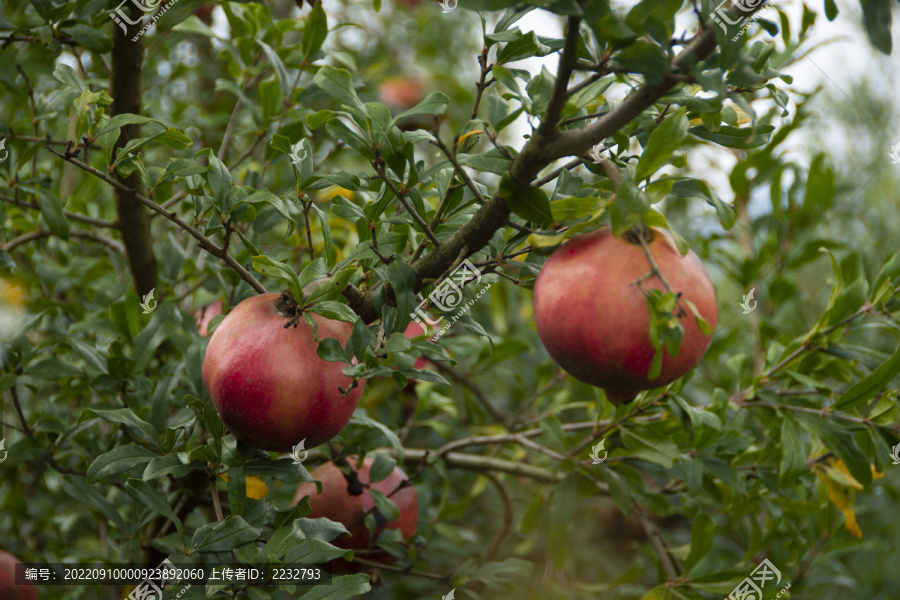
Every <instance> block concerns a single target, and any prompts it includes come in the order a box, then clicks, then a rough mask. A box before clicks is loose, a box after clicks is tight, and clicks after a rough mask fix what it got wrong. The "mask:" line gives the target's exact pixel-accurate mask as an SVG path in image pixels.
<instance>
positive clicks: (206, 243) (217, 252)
mask: <svg viewBox="0 0 900 600" xmlns="http://www.w3.org/2000/svg"><path fill="white" fill-rule="evenodd" d="M47 150H49V151H50V152H52V153H53V154H55V155H56V156H58V157H60V158H61V159H63V160H65V161H68V162H70V163H72V164H73V165H75V166H76V167H78V168H80V169H81V170H83V171H87V172H88V173H90V174H91V175H93V176H95V177H98V178H100V179H102V180H103V181H105V182H106V183H108V184H110V185H111V186H113V187H114V188H116V189H117V190H120V191H122V192H126V193H127V194H130V195H131V196H132V197H133V198H134V199H136V200H138V201H139V202H141V203H142V204H143V205H144V206H146V207H147V208H149V209H151V210H153V211H155V212H157V213H159V214H161V215H162V216H164V217H165V218H167V219H169V220H170V221H172V222H173V223H175V224H176V225H178V226H179V227H181V228H182V229H184V230H185V231H187V232H188V233H189V234H191V236H192V237H193V238H194V239H196V240H197V241H198V242H200V247H201V248H203V249H204V250H206V251H207V252H209V253H210V254H212V255H213V256H215V257H216V258H218V259H220V260H222V261H224V262H225V263H226V264H227V265H228V266H229V267H231V268H232V269H234V270H235V272H237V274H238V275H240V276H241V279H243V280H244V281H246V282H247V283H248V284H249V285H250V287H252V288H253V289H254V290H256V291H257V292H259V293H260V294H264V293H266V288H265V287H263V285H262V284H261V283H260V282H259V281H257V280H256V278H255V277H253V274H252V273H250V272H249V271H248V270H247V269H245V268H244V267H243V266H242V265H241V264H240V263H239V262H237V261H236V260H235V259H234V257H232V256H231V255H230V254H228V253H227V252H226V251H225V250H224V249H222V248H220V247H219V246H217V245H216V244H215V243H214V242H213V241H212V240H210V239H209V238H208V237H206V236H205V235H203V234H202V233H200V231H198V230H197V229H196V228H194V227H192V226H191V225H189V224H187V223H185V222H184V221H183V220H181V218H179V216H178V215H176V214H175V213H174V212H172V211H170V210H166V209H165V208H163V207H162V206H160V205H159V204H157V203H156V202H154V201H153V200H150V199H149V198H147V197H146V196H144V195H143V194H141V193H139V192H138V191H137V190H134V189H132V188H129V187H128V186H127V185H125V184H124V183H122V182H121V181H119V180H118V179H113V178H112V177H110V176H108V175H107V174H106V173H103V172H101V171H98V170H97V169H95V168H94V167H92V166H90V165H88V164H86V163H83V162H82V161H80V160H78V159H77V158H74V157H71V156H66V155H64V154H60V153H59V152H57V151H56V150H54V149H53V148H50V147H49V146H48V147H47ZM357 291H358V290H357ZM346 293H347V292H345V294H346Z"/></svg>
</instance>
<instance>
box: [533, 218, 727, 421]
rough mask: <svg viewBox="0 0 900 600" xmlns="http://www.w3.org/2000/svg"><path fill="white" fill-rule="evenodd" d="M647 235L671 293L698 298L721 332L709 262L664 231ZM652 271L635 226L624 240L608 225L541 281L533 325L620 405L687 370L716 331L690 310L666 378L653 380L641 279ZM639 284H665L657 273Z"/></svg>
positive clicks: (576, 243)
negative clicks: (707, 330)
mask: <svg viewBox="0 0 900 600" xmlns="http://www.w3.org/2000/svg"><path fill="white" fill-rule="evenodd" d="M646 236H647V239H648V247H649V249H650V253H651V255H652V256H653V259H654V261H655V262H656V264H657V266H658V267H659V270H660V271H661V272H662V275H663V277H664V278H665V279H666V281H667V282H668V284H669V286H670V287H671V289H672V291H674V292H676V293H677V292H681V294H682V298H685V299H687V300H690V301H691V302H693V303H694V304H695V305H696V306H697V310H698V311H699V312H700V315H701V316H702V317H703V318H704V319H705V320H706V321H707V322H708V323H709V324H710V325H711V326H712V327H713V329H715V326H716V320H717V318H718V306H717V304H716V291H715V289H714V288H713V285H712V281H710V278H709V274H708V273H707V272H706V269H705V268H704V266H703V263H702V262H701V261H700V259H699V258H698V257H697V255H696V254H694V253H693V252H688V253H687V255H686V256H681V254H679V252H678V249H677V248H676V247H675V241H674V239H673V238H672V235H671V234H670V233H669V232H667V231H665V230H663V229H657V228H650V229H647V232H646ZM649 271H650V263H649V261H648V260H647V256H646V255H645V254H644V250H643V248H642V247H641V244H640V240H639V238H637V237H636V235H635V234H634V233H633V232H632V231H629V232H626V233H625V234H623V235H621V236H620V237H618V238H617V237H614V236H613V235H612V232H611V230H610V229H609V228H603V229H598V230H596V231H593V232H591V233H586V234H582V235H579V236H577V237H574V238H572V239H571V240H569V241H568V242H566V243H565V244H563V245H562V247H560V248H559V249H558V250H557V251H556V252H554V253H553V255H551V256H550V258H549V259H548V260H547V263H546V264H545V265H544V267H543V268H542V269H541V272H540V274H538V277H537V281H536V282H535V285H534V322H535V325H536V327H537V332H538V335H539V336H540V338H541V341H542V342H543V343H544V346H545V347H546V348H547V352H548V353H549V354H550V356H551V357H552V358H553V360H555V361H556V362H557V363H559V365H560V366H561V367H562V368H563V369H565V370H566V371H567V372H568V373H569V374H570V375H572V376H573V377H575V378H576V379H578V380H580V381H583V382H585V383H589V384H591V385H594V386H597V387H601V388H603V389H604V390H606V392H607V396H609V398H610V400H612V401H613V402H614V403H615V404H621V403H624V402H629V401H631V400H632V399H633V398H634V396H635V395H636V394H637V392H639V391H641V390H646V389H651V388H655V387H659V386H662V385H666V384H667V383H670V382H672V381H675V380H676V379H678V378H679V377H681V376H682V375H684V374H685V373H687V372H688V371H689V370H691V369H692V368H693V367H694V365H696V364H697V363H698V362H699V361H700V359H701V358H702V357H703V354H704V352H706V348H707V346H708V345H709V342H710V340H711V339H712V335H711V334H710V335H703V333H702V332H701V331H700V330H699V328H698V327H697V324H696V322H695V319H694V316H693V314H691V313H690V311H687V314H685V315H683V316H682V317H681V324H682V325H683V326H684V338H683V339H682V342H681V351H680V352H679V354H678V356H670V355H669V354H668V352H666V351H665V350H663V353H664V354H663V359H662V371H661V372H660V375H659V377H657V378H655V379H652V380H651V379H649V378H648V374H649V370H650V363H651V361H652V360H653V355H654V352H655V350H654V348H653V345H652V344H651V342H650V334H649V328H650V311H649V309H648V307H647V301H646V299H645V297H644V295H643V293H642V292H641V289H640V288H639V287H638V285H637V284H636V283H635V282H636V281H637V280H638V278H640V277H641V276H642V275H646V274H647V273H648V272H649ZM640 287H641V288H643V289H645V290H646V289H650V288H655V289H659V290H664V289H665V288H664V286H663V285H662V282H660V280H659V278H657V277H647V278H645V279H643V280H642V281H641V282H640ZM676 310H677V309H676Z"/></svg>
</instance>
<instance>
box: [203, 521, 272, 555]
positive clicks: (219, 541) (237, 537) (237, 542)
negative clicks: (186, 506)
mask: <svg viewBox="0 0 900 600" xmlns="http://www.w3.org/2000/svg"><path fill="white" fill-rule="evenodd" d="M261 533H262V531H261V530H260V529H258V528H256V527H253V526H251V525H250V524H249V523H248V522H247V521H245V520H244V519H243V518H241V517H238V516H230V517H228V518H227V519H225V520H224V521H220V522H218V523H206V524H204V525H201V526H200V527H199V528H197V531H195V532H194V537H193V539H192V540H191V550H192V551H193V552H230V551H231V550H234V549H235V548H237V547H239V546H243V545H244V544H249V543H251V542H253V540H255V539H256V538H258V537H259V536H260V535H261Z"/></svg>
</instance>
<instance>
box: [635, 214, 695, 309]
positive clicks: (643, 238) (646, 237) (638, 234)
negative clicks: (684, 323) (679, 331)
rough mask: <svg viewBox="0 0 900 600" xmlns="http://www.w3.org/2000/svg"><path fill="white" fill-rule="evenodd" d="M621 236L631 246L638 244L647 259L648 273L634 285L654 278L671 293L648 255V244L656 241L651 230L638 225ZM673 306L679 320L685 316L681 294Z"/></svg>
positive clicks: (676, 297)
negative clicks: (675, 307)
mask: <svg viewBox="0 0 900 600" xmlns="http://www.w3.org/2000/svg"><path fill="white" fill-rule="evenodd" d="M622 236H623V237H624V238H625V240H626V241H628V242H631V243H632V244H634V243H638V244H640V245H641V248H643V249H644V255H645V256H646V257H647V262H649V263H650V272H649V273H647V274H646V275H641V276H640V277H638V278H637V281H635V283H637V284H638V285H640V283H641V282H642V281H643V280H644V279H647V278H648V277H653V276H656V278H657V279H659V280H660V281H661V282H662V284H663V287H664V288H666V291H667V292H669V293H672V288H671V287H670V286H669V282H668V281H666V278H665V277H663V274H662V271H660V270H659V265H657V264H656V260H654V258H653V255H652V254H651V253H650V246H649V244H648V242H651V243H652V242H653V240H654V239H656V234H655V233H654V232H653V230H652V229H650V228H649V227H647V226H646V225H644V224H643V223H638V224H637V225H635V226H634V227H632V228H631V229H629V230H628V231H626V232H625V233H624V234H622ZM635 240H636V241H635ZM675 305H676V306H677V307H678V318H681V317H683V316H684V315H686V314H687V311H686V310H684V306H682V304H681V292H678V294H677V295H676V296H675Z"/></svg>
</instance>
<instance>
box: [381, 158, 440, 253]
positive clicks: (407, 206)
mask: <svg viewBox="0 0 900 600" xmlns="http://www.w3.org/2000/svg"><path fill="white" fill-rule="evenodd" d="M372 166H374V167H375V171H376V172H377V173H378V177H379V179H381V180H382V181H384V182H385V183H386V184H387V186H388V187H389V188H390V189H391V191H392V192H393V193H394V195H395V196H397V199H398V200H399V201H400V204H402V205H403V208H404V209H406V212H407V213H409V216H411V217H412V219H413V221H415V222H416V224H417V225H418V226H419V228H420V229H421V230H422V231H423V232H424V233H425V235H427V236H428V239H429V240H431V243H432V244H434V246H435V247H437V246H439V245H440V242H438V239H437V237H435V235H434V232H433V231H431V228H430V227H429V226H428V224H427V223H425V221H424V220H423V219H422V217H421V216H419V213H417V212H416V209H415V208H413V206H412V204H410V203H409V200H407V199H406V195H405V194H403V193H402V192H401V191H400V190H399V189H397V186H395V185H394V182H393V181H391V179H390V178H389V177H388V176H387V173H386V172H385V169H384V165H383V164H381V163H380V162H377V161H376V162H374V163H372Z"/></svg>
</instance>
